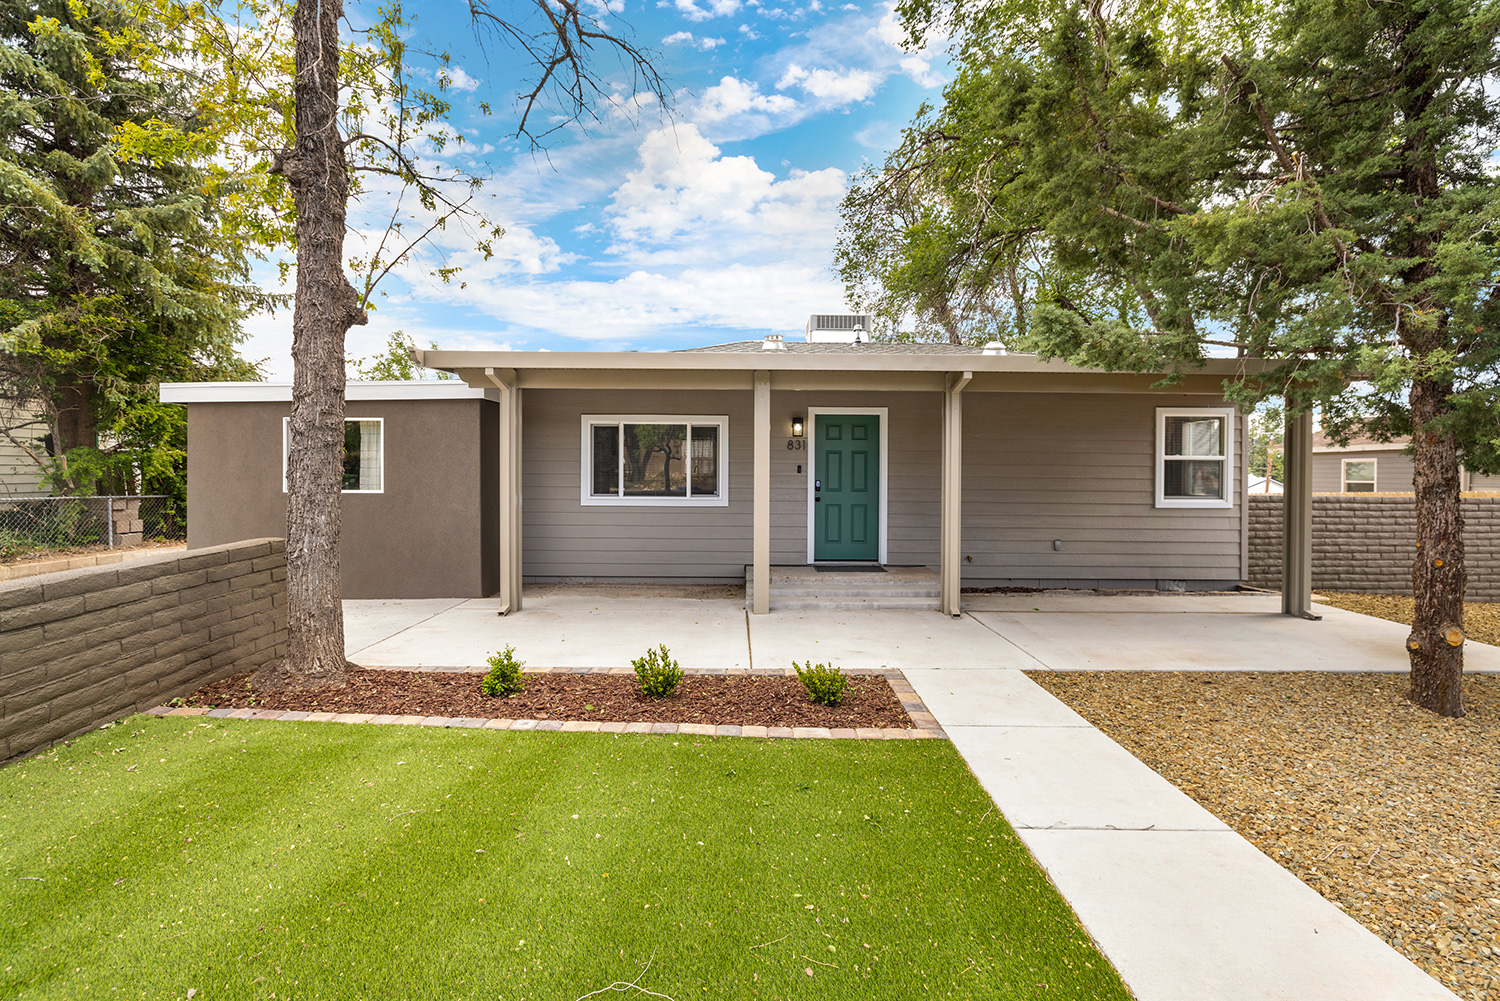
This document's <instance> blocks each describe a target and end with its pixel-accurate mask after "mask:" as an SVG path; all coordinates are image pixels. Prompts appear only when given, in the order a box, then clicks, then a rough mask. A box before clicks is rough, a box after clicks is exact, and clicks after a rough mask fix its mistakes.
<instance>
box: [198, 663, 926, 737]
mask: <svg viewBox="0 0 1500 1001" xmlns="http://www.w3.org/2000/svg"><path fill="white" fill-rule="evenodd" d="M482 677H483V676H482V675H480V674H461V673H448V672H440V671H387V670H378V671H377V670H369V669H366V668H358V667H351V668H350V669H349V683H348V685H347V686H345V687H343V688H332V687H330V688H318V689H311V690H309V691H305V692H257V691H254V690H252V689H250V688H249V687H248V681H249V678H250V676H249V675H247V674H242V675H237V676H236V677H233V678H228V679H225V680H224V681H220V682H217V683H215V684H212V685H208V686H206V687H204V688H200V689H198V691H196V692H194V693H193V694H192V695H191V696H189V697H188V698H187V699H186V700H185V701H186V704H187V705H189V706H199V707H214V708H234V709H246V708H249V709H270V710H279V711H282V712H287V711H305V712H338V713H377V714H378V713H386V714H390V715H393V716H450V717H456V718H468V719H560V720H581V721H584V722H593V721H599V722H621V723H711V724H714V725H719V724H724V725H729V726H823V727H828V728H830V729H832V728H834V727H862V726H864V727H883V728H898V729H911V728H912V722H911V719H910V717H908V716H907V715H906V710H905V709H903V708H902V707H901V702H900V700H898V699H897V698H896V693H895V692H893V691H891V686H890V685H888V684H886V680H885V678H883V677H873V676H853V677H850V678H849V687H848V689H846V690H845V692H844V701H843V702H842V703H841V704H839V705H837V706H820V705H815V704H814V703H813V702H812V701H811V700H809V699H808V697H807V692H806V690H805V689H804V688H803V687H802V682H800V681H798V680H797V679H796V678H794V677H785V678H776V677H750V676H734V677H730V676H723V675H694V674H690V675H688V676H687V677H685V678H683V679H682V683H681V684H680V685H678V686H677V691H676V692H674V693H673V694H672V695H670V696H669V697H667V698H664V699H655V698H648V697H647V696H645V695H642V694H641V690H640V682H639V681H637V680H636V678H635V676H634V675H626V674H528V675H526V688H525V690H524V691H521V692H519V693H517V694H515V695H512V696H510V697H509V698H491V697H488V696H486V695H484V694H483V693H481V692H480V690H479V684H480V679H481V678H482Z"/></svg>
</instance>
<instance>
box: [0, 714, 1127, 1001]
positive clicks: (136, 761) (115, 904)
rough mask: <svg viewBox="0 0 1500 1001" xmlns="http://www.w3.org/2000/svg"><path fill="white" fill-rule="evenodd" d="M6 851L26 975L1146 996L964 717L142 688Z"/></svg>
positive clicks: (235, 994)
mask: <svg viewBox="0 0 1500 1001" xmlns="http://www.w3.org/2000/svg"><path fill="white" fill-rule="evenodd" d="M0 863H3V870H4V872H3V878H4V884H3V886H4V889H5V891H6V892H5V896H4V900H3V903H4V909H3V915H0V963H3V964H4V966H3V975H0V984H3V985H4V993H5V994H6V995H7V996H11V997H17V998H68V999H78V998H89V997H94V998H126V997H145V998H153V999H157V998H161V999H165V998H185V997H187V995H188V991H189V989H193V990H194V991H195V992H196V993H195V997H196V998H197V999H201V1001H219V999H237V998H281V999H286V998H369V999H372V1001H373V999H379V1001H395V999H402V998H412V999H428V998H444V999H447V998H501V999H506V1001H520V999H526V998H536V999H542V998H545V999H563V1001H573V999H576V998H579V997H580V996H582V995H584V994H586V993H588V992H590V991H595V990H598V989H600V988H604V987H606V986H608V985H609V984H611V983H614V982H617V981H631V980H634V979H636V977H637V976H638V975H640V986H641V987H643V988H649V989H650V990H652V991H655V992H658V993H659V994H664V995H667V996H668V997H671V998H673V999H675V1001H685V999H688V998H715V999H718V998H775V999H781V998H850V999H855V998H859V999H865V998H893V999H907V998H912V997H919V996H924V997H925V996H933V997H963V998H980V997H983V998H1068V997H1072V998H1089V999H1095V998H1128V994H1127V993H1126V992H1125V990H1124V988H1123V987H1122V986H1121V984H1120V981H1119V978H1118V976H1117V975H1116V974H1115V972H1114V970H1113V969H1112V968H1111V967H1110V966H1109V964H1108V962H1107V961H1105V960H1104V959H1102V958H1101V957H1100V955H1099V953H1098V952H1097V951H1096V950H1095V949H1094V948H1093V945H1092V944H1091V943H1090V942H1089V940H1088V938H1087V936H1086V935H1085V934H1084V933H1083V932H1082V931H1081V930H1080V929H1079V927H1078V924H1077V922H1076V920H1075V919H1074V917H1073V915H1072V913H1071V912H1070V911H1069V910H1068V908H1067V906H1066V905H1065V904H1064V903H1063V901H1062V899H1061V898H1060V897H1059V896H1058V895H1057V893H1056V892H1055V891H1054V890H1053V889H1052V887H1051V885H1050V884H1049V883H1048V882H1047V880H1046V878H1045V877H1044V876H1043V875H1042V874H1041V872H1040V870H1038V869H1037V867H1036V866H1035V864H1034V863H1033V862H1032V861H1031V859H1030V856H1029V855H1027V853H1026V850H1025V849H1024V848H1023V847H1022V845H1021V843H1020V841H1019V840H1017V838H1016V836H1015V834H1014V833H1013V832H1012V831H1011V829H1010V828H1009V827H1008V826H1007V825H1006V823H1005V821H1004V820H1003V819H1002V818H1001V816H1000V815H999V813H998V812H997V811H994V810H991V809H990V803H989V800H988V799H987V798H986V797H985V795H984V793H983V791H982V790H981V789H980V788H979V786H978V784H977V783H976V782H975V781H974V778H973V777H972V776H971V775H970V773H969V771H968V770H967V768H966V767H965V766H964V764H963V761H962V760H961V759H960V758H959V756H958V755H957V754H956V753H955V752H954V751H953V749H952V748H951V747H950V746H949V745H948V744H947V742H946V741H936V740H932V741H810V740H796V741H793V740H780V741H769V740H767V741H761V740H749V739H736V738H727V739H720V740H714V739H711V738H703V737H686V736H634V735H632V736H608V735H600V734H560V733H506V732H499V733H497V732H485V731H467V730H437V729H431V728H427V727H405V726H348V725H341V724H332V723H300V724H299V723H256V722H244V721H239V720H223V721H219V720H207V721H205V720H203V719H202V718H199V717H169V718H163V719H155V718H150V717H141V716H137V717H132V718H131V719H128V720H125V721H123V722H122V723H120V724H118V725H116V726H114V727H112V728H110V729H108V730H105V731H100V732H96V733H94V734H91V735H89V736H88V737H85V738H83V739H81V740H79V741H77V742H76V743H74V744H73V745H72V746H70V747H59V748H54V749H53V750H51V751H49V752H47V753H46V754H44V755H42V756H40V757H37V758H33V759H31V760H29V761H26V762H22V763H20V764H17V765H14V766H11V767H9V768H5V769H0ZM648 963H649V968H646V966H647V964H648ZM643 969H645V973H644V975H641V973H642V970H643ZM599 996H600V997H622V996H629V997H642V996H643V995H641V994H639V993H638V992H636V991H628V992H624V994H619V993H605V994H601V995H599Z"/></svg>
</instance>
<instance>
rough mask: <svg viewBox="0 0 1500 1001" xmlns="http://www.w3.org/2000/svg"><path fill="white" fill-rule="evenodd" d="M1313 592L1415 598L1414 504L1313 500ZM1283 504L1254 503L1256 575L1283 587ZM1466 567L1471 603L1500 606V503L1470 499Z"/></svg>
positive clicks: (1274, 500) (1255, 579)
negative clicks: (1408, 596) (1483, 602)
mask: <svg viewBox="0 0 1500 1001" xmlns="http://www.w3.org/2000/svg"><path fill="white" fill-rule="evenodd" d="M1312 503H1313V519H1312V521H1313V532H1312V544H1313V559H1312V563H1313V567H1312V570H1313V574H1312V582H1313V587H1314V588H1317V589H1321V590H1327V591H1354V592H1358V593H1364V594H1406V595H1409V594H1411V565H1412V559H1413V557H1414V555H1415V553H1416V543H1417V517H1416V508H1415V506H1414V504H1415V499H1414V498H1413V497H1411V496H1406V497H1368V496H1366V497H1361V496H1358V495H1349V494H1344V495H1341V496H1314V497H1313V499H1312ZM1281 512H1282V498H1281V497H1279V496H1277V495H1275V494H1272V495H1270V496H1262V495H1253V496H1252V497H1251V498H1250V575H1249V581H1248V582H1249V583H1250V584H1252V585H1254V586H1256V587H1266V588H1273V589H1274V588H1280V587H1281V539H1282V513H1281ZM1463 512H1464V554H1465V555H1464V562H1465V564H1466V565H1467V568H1468V573H1469V586H1468V590H1467V596H1468V598H1469V600H1471V601H1500V497H1465V498H1464V499H1463Z"/></svg>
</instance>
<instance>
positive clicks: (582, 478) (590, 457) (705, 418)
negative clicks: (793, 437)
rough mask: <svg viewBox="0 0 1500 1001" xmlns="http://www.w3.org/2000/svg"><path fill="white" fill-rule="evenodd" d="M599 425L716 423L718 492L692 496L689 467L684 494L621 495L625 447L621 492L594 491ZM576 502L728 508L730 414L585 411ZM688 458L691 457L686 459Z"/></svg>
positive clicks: (622, 467) (622, 460) (622, 452)
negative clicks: (656, 495)
mask: <svg viewBox="0 0 1500 1001" xmlns="http://www.w3.org/2000/svg"><path fill="white" fill-rule="evenodd" d="M601 424H605V425H607V424H616V425H618V424H688V425H692V424H697V425H700V426H702V425H716V426H717V427H718V429H719V492H718V494H717V495H716V496H713V497H694V496H692V493H691V491H692V482H693V478H692V472H691V467H689V473H688V490H689V493H688V495H687V496H685V497H631V496H626V495H625V494H624V488H625V450H624V449H623V448H622V449H621V450H620V460H619V461H620V469H619V473H618V476H617V481H618V483H619V489H620V491H621V493H619V494H616V495H615V496H613V497H610V496H600V495H598V494H595V493H594V492H593V485H594V428H595V427H596V426H598V425H601ZM580 425H581V427H580V437H581V440H582V448H581V449H580V451H581V453H582V455H581V461H580V463H579V478H578V503H579V504H581V505H583V506H584V507H728V506H729V417H728V416H727V415H725V414H686V415H684V414H584V415H583V417H582V418H581V420H580ZM689 461H691V460H689Z"/></svg>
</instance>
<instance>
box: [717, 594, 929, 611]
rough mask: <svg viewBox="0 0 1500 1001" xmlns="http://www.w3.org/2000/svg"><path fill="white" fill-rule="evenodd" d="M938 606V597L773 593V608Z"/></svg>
mask: <svg viewBox="0 0 1500 1001" xmlns="http://www.w3.org/2000/svg"><path fill="white" fill-rule="evenodd" d="M752 601H753V599H752V598H746V599H745V607H747V608H748V607H750V604H751V602H752ZM937 607H938V599H937V598H936V597H931V598H914V597H898V598H888V597H870V598H854V597H850V596H849V595H846V594H830V595H822V596H814V597H790V598H783V597H782V596H781V595H779V594H776V593H774V592H773V593H772V595H771V609H772V610H773V611H775V610H777V609H786V610H789V611H790V610H795V609H815V608H822V609H828V610H831V611H846V612H847V611H876V610H878V609H896V608H904V609H917V610H921V611H930V610H932V609H935V608H937Z"/></svg>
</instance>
